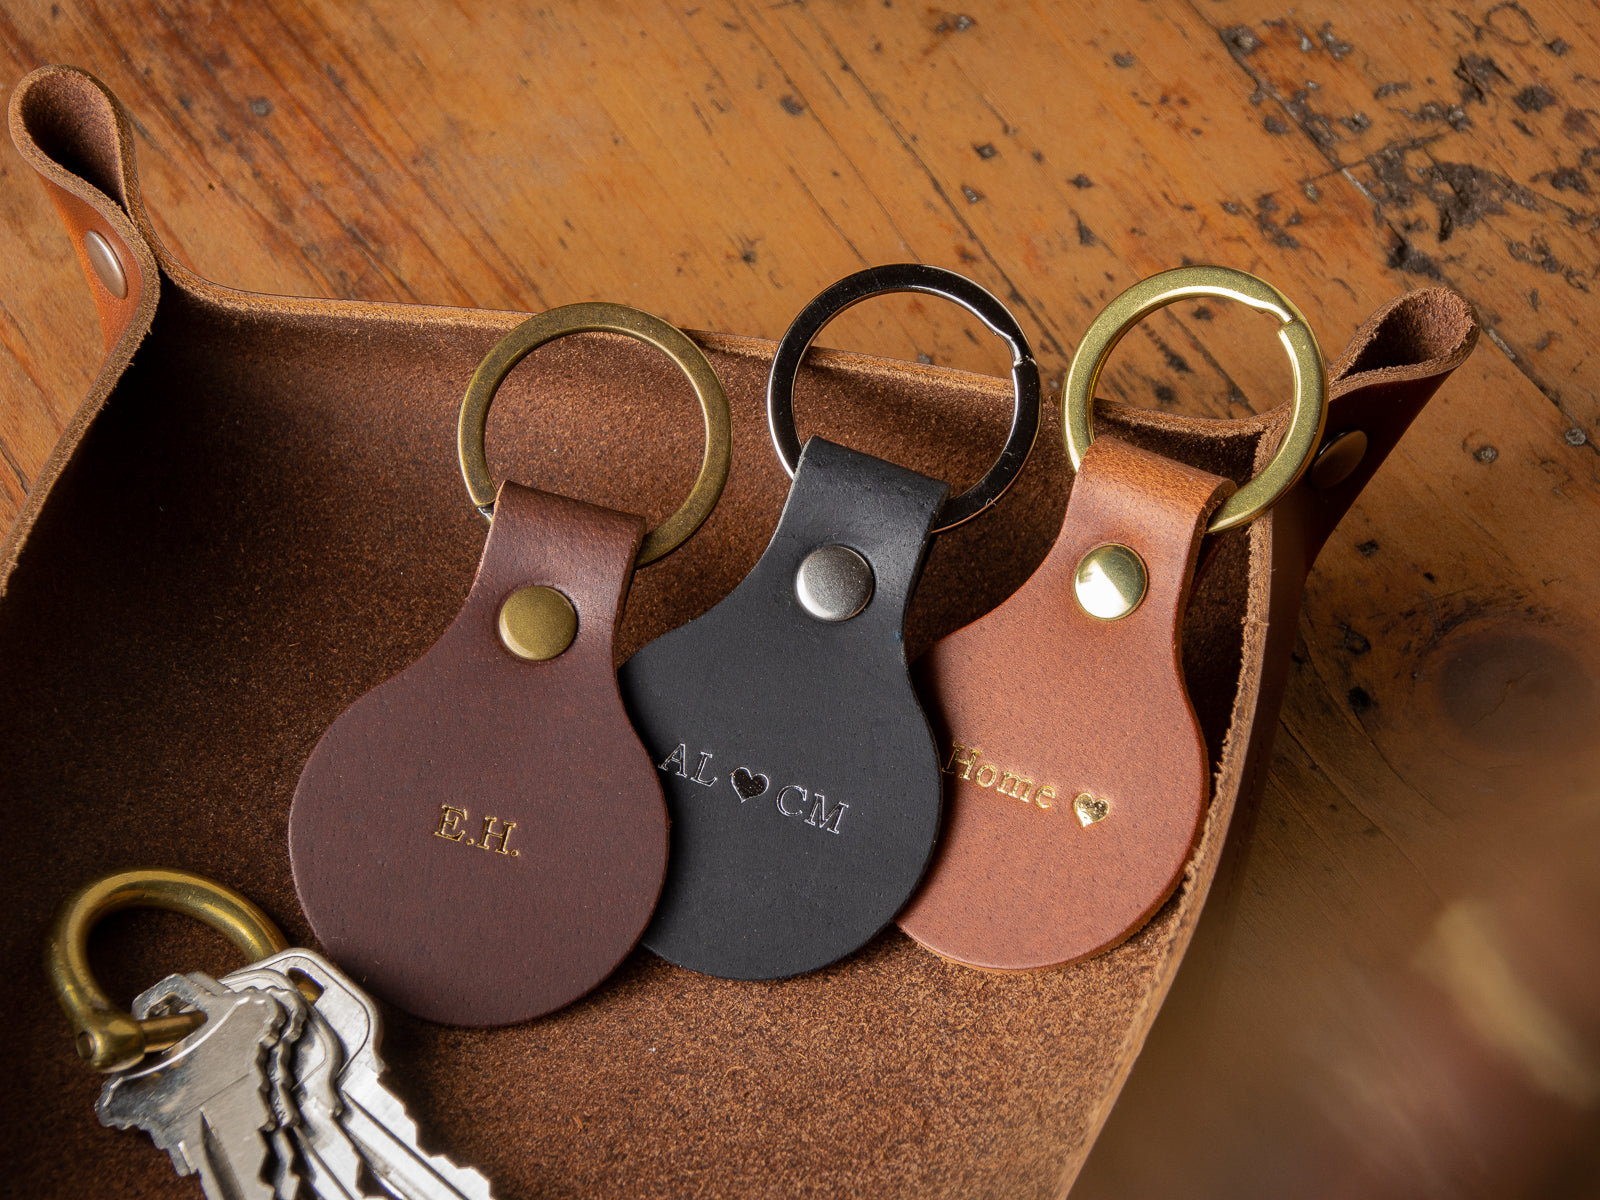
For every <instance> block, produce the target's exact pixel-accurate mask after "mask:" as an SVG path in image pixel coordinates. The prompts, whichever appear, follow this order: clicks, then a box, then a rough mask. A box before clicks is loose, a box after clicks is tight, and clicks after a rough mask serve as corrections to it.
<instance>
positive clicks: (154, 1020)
mask: <svg viewBox="0 0 1600 1200" xmlns="http://www.w3.org/2000/svg"><path fill="white" fill-rule="evenodd" d="M124 908H165V909H169V910H171V911H172V912H178V913H183V914H184V915H186V916H190V917H195V918H196V919H198V920H200V921H203V922H205V924H207V925H209V926H211V928H213V929H215V930H217V931H218V932H219V933H221V934H222V935H223V936H224V937H226V938H227V939H228V940H229V941H230V942H232V943H233V944H234V945H235V946H237V947H238V948H239V949H240V950H242V951H244V953H245V955H246V956H247V957H248V958H249V960H250V961H251V962H257V961H259V960H260V959H263V958H266V957H268V956H269V955H272V954H276V953H278V951H280V950H287V949H288V948H289V943H288V942H287V941H286V940H285V939H284V936H283V934H282V933H280V932H279V931H278V927H277V926H276V925H274V924H273V923H272V918H271V917H269V916H267V914H266V913H264V912H262V911H261V909H259V908H257V907H256V906H255V905H254V904H252V903H251V902H250V901H249V900H247V899H246V898H245V897H243V896H241V895H240V894H239V893H238V892H236V891H234V890H233V889H232V888H229V887H224V886H223V885H222V884H220V883H216V882H214V881H213V880H210V879H207V878H205V877H204V876H203V875H196V874H193V873H192V872H190V871H170V870H164V869H161V868H147V869H143V870H137V871H115V872H113V873H111V874H109V875H102V876H100V877H99V878H98V879H94V880H91V881H90V882H88V883H86V884H84V885H83V886H82V887H80V888H79V889H78V890H77V891H75V892H73V893H72V895H70V896H68V897H67V898H66V900H65V901H64V902H63V903H62V905H61V908H60V909H59V910H58V911H57V912H56V918H55V921H54V923H53V924H52V925H51V927H50V937H49V940H48V941H47V942H46V944H45V954H44V966H45V972H46V973H47V974H48V975H49V976H50V985H51V986H52V987H53V988H54V989H55V993H56V999H57V1000H59V1001H60V1002H61V1007H62V1008H63V1009H64V1010H65V1011H66V1014H67V1019H68V1020H70V1021H71V1022H72V1030H73V1036H74V1038H75V1040H76V1042H77V1047H78V1057H80V1058H82V1059H83V1060H84V1061H85V1062H86V1063H88V1064H89V1065H90V1066H92V1067H94V1068H95V1069H96V1070H100V1071H120V1070H122V1069H123V1068H125V1067H131V1066H133V1065H134V1064H135V1063H137V1062H138V1061H139V1060H140V1059H142V1058H143V1057H144V1056H145V1055H146V1054H149V1053H151V1052H153V1051H157V1050H165V1049H167V1048H168V1047H170V1046H174V1045H176V1044H177V1043H178V1042H180V1041H182V1040H183V1039H184V1038H185V1037H187V1036H188V1035H189V1034H190V1033H192V1032H193V1031H194V1030H196V1029H198V1028H199V1027H200V1026H201V1025H202V1024H203V1023H204V1022H205V1015H204V1014H203V1013H194V1012H191V1013H177V1014H175V1015H173V1016H167V1017H149V1018H146V1019H145V1020H143V1021H141V1020H139V1019H138V1018H136V1017H135V1016H133V1014H132V1013H129V1012H126V1011H124V1010H123V1009H120V1008H118V1007H117V1006H116V1005H115V1004H113V1003H112V1002H111V999H110V997H108V996H107V995H106V994H105V992H103V991H102V990H101V988H100V985H99V984H98V983H96V982H95V978H94V973H93V971H91V970H90V968H89V931H90V930H92V929H93V928H94V927H95V925H97V924H98V923H99V921H100V918H101V917H104V916H106V915H107V914H108V913H114V912H116V911H118V910H119V909H124Z"/></svg>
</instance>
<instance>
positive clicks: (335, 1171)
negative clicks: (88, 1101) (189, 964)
mask: <svg viewBox="0 0 1600 1200" xmlns="http://www.w3.org/2000/svg"><path fill="white" fill-rule="evenodd" d="M122 908H165V909H171V910H172V911H175V912H182V913H186V914H188V915H189V916H193V917H197V918H198V919H200V920H201V921H203V922H205V923H206V924H208V925H210V926H212V927H213V928H214V929H217V930H218V931H219V932H221V933H223V934H224V935H226V936H227V937H228V939H229V940H230V941H232V942H233V943H234V944H235V945H236V946H238V947H239V948H240V949H241V950H243V951H244V952H245V954H246V955H247V956H248V957H249V958H251V959H254V960H256V961H254V962H252V963H251V964H250V965H249V966H247V967H244V968H242V969H241V970H238V971H234V972H233V973H232V974H229V975H224V976H223V977H222V978H221V979H220V980H218V979H213V978H211V976H209V975H204V974H201V973H200V972H191V973H189V974H183V975H169V976H167V977H166V978H165V979H163V980H162V981H161V982H160V983H158V984H156V985H155V986H154V987H152V988H149V989H148V990H146V991H145V992H144V993H142V994H141V995H140V996H139V997H138V998H137V999H136V1000H135V1001H134V1006H133V1012H132V1013H131V1014H130V1013H128V1012H125V1011H122V1010H119V1009H118V1008H117V1007H116V1006H115V1005H114V1004H113V1003H112V1002H111V1000H110V999H109V998H108V997H107V996H106V994H105V993H104V992H103V991H102V990H101V988H100V986H99V984H98V983H96V982H95V979H94V975H93V973H92V972H91V971H90V969H89V960H88V938H89V931H90V930H91V929H92V928H93V926H94V925H95V923H96V922H97V921H98V920H99V919H100V918H101V917H103V916H104V915H106V914H107V913H110V912H115V911H116V910H118V909H122ZM285 947H286V943H285V941H284V938H283V935H282V934H281V933H280V932H279V931H278V928H277V926H276V925H274V924H273V923H272V920H271V918H270V917H268V916H267V914H266V913H264V912H262V911H261V909H259V908H257V907H256V906H255V905H254V904H252V903H251V902H250V901H249V900H248V899H246V898H245V897H244V896H242V895H240V894H239V893H238V892H236V891H234V890H233V889H231V888H228V887H224V886H223V885H221V884H219V883H216V882H214V881H213V880H209V879H205V878H204V877H202V876H199V875H194V874H191V873H190V872H187V871H171V870H161V869H146V870H136V871H121V872H116V873H114V874H111V875H106V876H102V877H101V878H99V879H96V880H93V881H91V882H89V883H87V884H85V885H84V886H83V887H81V888H79V889H78V890H77V891H76V892H74V893H73V894H72V895H71V896H70V897H68V899H67V900H66V902H65V903H64V904H63V905H62V907H61V909H60V911H59V912H58V913H57V916H56V922H55V926H54V928H53V929H52V931H51V935H50V939H49V943H48V946H47V953H46V967H47V969H48V971H49V973H50V976H51V982H52V983H53V985H54V987H55V992H56V996H57V998H58V999H59V1000H60V1001H61V1005H62V1007H63V1008H64V1009H65V1010H66V1012H67V1016H68V1019H69V1020H70V1021H71V1022H72V1024H73V1026H74V1028H75V1030H76V1038H75V1041H76V1045H77V1048H78V1054H79V1056H80V1057H81V1058H83V1059H84V1060H85V1061H86V1062H87V1063H89V1064H90V1065H91V1066H94V1067H97V1068H99V1069H100V1070H101V1071H104V1072H107V1074H108V1078H107V1079H106V1082H105V1086H104V1087H103V1088H102V1089H101V1092H100V1099H99V1102H98V1103H97V1104H96V1105H95V1111H96V1113H98V1114H99V1117H100V1121H101V1124H103V1125H109V1126H112V1127H115V1128H118V1129H143V1130H144V1131H145V1132H147V1133H148V1134H149V1135H150V1136H151V1138H152V1139H153V1140H154V1141H155V1144H156V1146H157V1147H159V1148H160V1149H162V1150H165V1151H166V1152H167V1153H168V1154H169V1155H170V1156H171V1157H172V1165H173V1166H174V1167H175V1168H177V1171H178V1174H179V1175H192V1174H198V1175H199V1176H200V1182H201V1185H202V1187H203V1188H204V1189H205V1194H206V1196H207V1197H208V1200H308V1198H309V1197H317V1198H318V1200H363V1198H365V1197H387V1198H389V1200H492V1196H491V1193H490V1190H489V1182H488V1180H486V1179H485V1178H484V1177H483V1176H482V1175H480V1174H478V1172H476V1171H474V1170H471V1169H469V1168H466V1167H460V1166H457V1165H456V1164H455V1163H453V1162H451V1161H450V1160H449V1159H447V1158H444V1157H442V1156H440V1155H436V1154H428V1153H426V1152H424V1151H423V1150H422V1148H421V1147H420V1146H419V1145H418V1144H417V1125H416V1122H415V1121H413V1120H412V1119H411V1117H410V1116H409V1115H408V1114H407V1113H406V1110H405V1106H404V1105H403V1104H401V1102H400V1100H399V1099H398V1098H397V1097H396V1096H395V1095H394V1094H393V1093H392V1092H390V1091H389V1089H388V1088H387V1087H386V1086H385V1084H384V1081H383V1075H384V1065H383V1059H382V1058H380V1057H379V1054H378V1047H379V1043H380V1042H381V1040H382V1036H383V1019H382V1017H381V1015H380V1014H379V1012H378V1009H377V1007H376V1005H374V1004H373V1002H372V1000H371V999H370V998H369V997H368V996H367V995H366V994H365V993H364V992H363V991H362V990H361V989H360V988H358V987H357V986H356V985H355V984H354V983H352V982H351V981H350V979H349V978H348V977H347V976H345V975H344V974H343V973H342V972H341V971H339V969H338V968H337V967H335V966H333V964H331V963H330V962H328V961H327V960H326V959H324V958H322V957H321V956H319V955H317V954H313V953H312V952H311V951H309V950H291V949H286V948H285Z"/></svg>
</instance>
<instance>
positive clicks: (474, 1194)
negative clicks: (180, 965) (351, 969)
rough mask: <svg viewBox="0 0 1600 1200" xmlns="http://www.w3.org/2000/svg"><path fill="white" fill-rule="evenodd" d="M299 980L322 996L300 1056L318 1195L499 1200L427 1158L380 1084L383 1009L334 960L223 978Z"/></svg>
mask: <svg viewBox="0 0 1600 1200" xmlns="http://www.w3.org/2000/svg"><path fill="white" fill-rule="evenodd" d="M291 972H292V973H295V974H300V975H303V976H305V977H306V978H308V979H310V980H311V981H312V982H313V983H315V984H316V985H317V987H318V988H319V989H320V992H319V994H318V996H317V999H316V1000H314V1001H312V1002H310V1003H309V1005H308V1012H307V1017H306V1021H305V1025H304V1031H303V1032H302V1034H301V1036H300V1038H299V1041H298V1042H297V1043H296V1047H295V1055H294V1059H293V1062H294V1068H293V1069H294V1076H295V1087H294V1099H295V1103H296V1106H297V1108H298V1111H299V1114H300V1124H299V1125H297V1126H296V1127H295V1129H294V1134H295V1139H296V1142H297V1144H298V1148H299V1150H300V1153H301V1159H302V1162H303V1163H304V1168H305V1169H304V1172H303V1178H304V1180H305V1182H306V1183H307V1184H308V1185H310V1186H311V1188H312V1189H313V1190H314V1191H315V1193H316V1194H317V1195H318V1196H322V1197H338V1198H339V1200H346V1198H348V1200H359V1197H360V1196H361V1195H362V1194H363V1187H362V1185H363V1181H364V1180H368V1179H370V1180H371V1181H373V1182H376V1183H377V1184H378V1185H379V1186H380V1187H382V1188H383V1190H384V1191H385V1192H386V1193H388V1194H389V1195H391V1196H394V1197H396V1198H397V1200H493V1196H492V1194H491V1191H490V1188H489V1183H488V1180H486V1179H485V1178H484V1177H483V1176H482V1175H480V1174H478V1172H476V1171H474V1170H471V1169H470V1168H466V1167H461V1166H458V1165H457V1164H455V1163H453V1162H451V1161H450V1160H449V1159H447V1158H445V1157H443V1156H442V1155H429V1154H425V1153H424V1152H423V1151H422V1149H421V1148H420V1147H419V1146H418V1144H417V1126H416V1123H415V1122H414V1121H413V1120H412V1119H411V1118H410V1116H409V1115H408V1114H407V1112H406V1110H405V1107H404V1106H403V1105H402V1104H401V1103H400V1101H399V1099H398V1098H397V1097H395V1095H394V1094H393V1093H392V1092H390V1091H389V1090H388V1089H387V1088H386V1087H384V1086H383V1084H382V1082H381V1076H382V1074H383V1071H384V1066H383V1061H382V1059H381V1058H380V1057H379V1056H378V1044H379V1042H380V1040H381V1038H382V1019H381V1017H380V1015H379V1013H378V1010H377V1008H376V1006H374V1005H373V1003H372V1001H371V1000H370V999H368V997H367V996H366V995H365V994H364V993H363V992H361V990H360V989H359V988H357V987H356V986H355V984H354V983H352V982H351V981H350V980H349V979H348V978H346V977H345V976H344V975H343V974H342V973H340V972H339V971H338V970H337V969H336V968H335V967H334V966H333V965H332V964H330V963H328V962H327V961H326V960H324V959H322V958H320V957H318V956H317V955H314V954H311V953H309V952H308V951H304V950H287V951H284V952H283V953H282V954H277V955H274V956H272V957H271V958H268V959H264V960H263V961H262V962H260V963H257V964H255V965H254V966H251V967H247V968H246V969H245V970H243V971H236V972H234V973H233V974H232V975H229V976H227V977H226V978H224V979H223V981H222V983H223V985H224V986H228V987H237V988H241V989H242V988H248V987H252V986H255V987H274V986H278V985H280V984H281V983H283V982H286V981H287V980H288V979H289V978H290V977H291Z"/></svg>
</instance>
